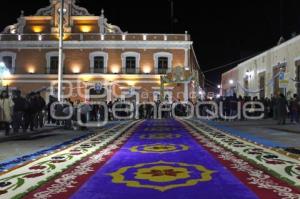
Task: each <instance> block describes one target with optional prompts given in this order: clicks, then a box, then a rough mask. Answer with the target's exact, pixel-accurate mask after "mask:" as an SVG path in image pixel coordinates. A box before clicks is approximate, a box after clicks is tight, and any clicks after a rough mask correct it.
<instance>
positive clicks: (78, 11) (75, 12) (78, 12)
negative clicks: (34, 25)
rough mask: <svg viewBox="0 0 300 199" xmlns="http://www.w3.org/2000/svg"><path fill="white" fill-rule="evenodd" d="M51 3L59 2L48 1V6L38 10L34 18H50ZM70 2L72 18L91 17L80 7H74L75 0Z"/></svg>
mask: <svg viewBox="0 0 300 199" xmlns="http://www.w3.org/2000/svg"><path fill="white" fill-rule="evenodd" d="M53 1H60V0H50V5H49V6H47V7H45V8H41V9H39V10H38V11H37V12H36V13H35V16H51V14H52V9H53V5H52V4H53ZM70 1H71V10H72V13H71V15H72V16H93V14H90V13H89V11H88V10H87V9H86V8H83V7H80V6H78V5H76V0H70Z"/></svg>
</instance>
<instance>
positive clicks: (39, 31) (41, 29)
mask: <svg viewBox="0 0 300 199" xmlns="http://www.w3.org/2000/svg"><path fill="white" fill-rule="evenodd" d="M43 30H44V27H43V26H33V27H32V31H33V32H34V33H41V32H43Z"/></svg>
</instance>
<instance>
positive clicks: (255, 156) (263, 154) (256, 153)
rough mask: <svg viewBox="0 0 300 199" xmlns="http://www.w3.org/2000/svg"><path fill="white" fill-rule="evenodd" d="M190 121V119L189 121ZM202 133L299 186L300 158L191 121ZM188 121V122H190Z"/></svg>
mask: <svg viewBox="0 0 300 199" xmlns="http://www.w3.org/2000/svg"><path fill="white" fill-rule="evenodd" d="M190 122H191V121H190ZM191 123H193V125H194V127H195V128H197V129H198V130H199V131H200V132H201V133H202V134H203V135H205V136H207V137H208V138H209V139H211V140H212V141H214V142H215V143H217V144H219V145H221V146H223V147H224V148H226V149H227V150H229V151H232V152H233V153H235V154H238V155H239V156H241V157H243V158H245V159H247V160H248V161H250V162H252V163H254V164H256V165H259V166H261V167H263V168H265V169H266V170H268V171H269V172H270V173H272V174H273V175H275V176H276V177H278V178H281V179H282V180H285V181H287V182H289V183H291V184H293V185H295V186H298V187H300V160H299V159H298V160H297V159H294V158H291V157H288V156H285V155H283V154H282V153H278V152H276V151H274V150H273V149H270V148H265V147H263V146H258V145H257V144H256V143H252V142H249V141H246V140H243V139H241V138H238V137H234V136H231V135H229V134H226V133H224V132H222V131H220V130H217V129H214V128H212V127H211V126H208V125H206V124H204V123H202V122H200V121H196V122H191ZM191 123H190V124H191Z"/></svg>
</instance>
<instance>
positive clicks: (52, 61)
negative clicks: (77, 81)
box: [50, 56, 58, 74]
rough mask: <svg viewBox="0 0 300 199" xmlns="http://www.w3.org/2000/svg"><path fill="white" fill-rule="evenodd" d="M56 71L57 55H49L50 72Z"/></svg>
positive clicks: (55, 72)
mask: <svg viewBox="0 0 300 199" xmlns="http://www.w3.org/2000/svg"><path fill="white" fill-rule="evenodd" d="M57 73H58V56H52V57H50V74H57Z"/></svg>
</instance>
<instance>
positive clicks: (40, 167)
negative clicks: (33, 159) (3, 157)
mask: <svg viewBox="0 0 300 199" xmlns="http://www.w3.org/2000/svg"><path fill="white" fill-rule="evenodd" d="M45 168H47V167H46V166H40V165H38V166H33V167H30V168H29V169H30V170H42V169H45Z"/></svg>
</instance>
